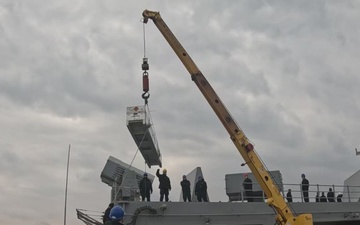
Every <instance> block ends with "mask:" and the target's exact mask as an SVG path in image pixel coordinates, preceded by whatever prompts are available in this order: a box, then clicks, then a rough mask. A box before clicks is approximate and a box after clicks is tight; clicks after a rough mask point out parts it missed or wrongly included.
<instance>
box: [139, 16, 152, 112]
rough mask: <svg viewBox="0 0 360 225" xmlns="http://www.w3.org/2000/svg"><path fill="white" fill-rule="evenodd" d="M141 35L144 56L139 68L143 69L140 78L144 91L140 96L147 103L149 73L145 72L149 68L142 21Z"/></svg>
mask: <svg viewBox="0 0 360 225" xmlns="http://www.w3.org/2000/svg"><path fill="white" fill-rule="evenodd" d="M143 37H144V58H143V63H142V65H141V68H142V70H143V71H144V72H143V80H142V81H143V91H144V93H143V94H142V95H141V97H142V98H143V99H144V100H145V105H147V104H148V99H149V97H150V93H149V73H148V72H147V71H148V70H149V63H148V58H147V57H146V44H145V23H143Z"/></svg>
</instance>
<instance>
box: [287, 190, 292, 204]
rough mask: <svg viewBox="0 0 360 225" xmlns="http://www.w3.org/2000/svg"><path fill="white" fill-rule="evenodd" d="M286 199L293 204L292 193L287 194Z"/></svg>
mask: <svg viewBox="0 0 360 225" xmlns="http://www.w3.org/2000/svg"><path fill="white" fill-rule="evenodd" d="M286 199H287V201H288V202H292V194H291V192H288V193H286Z"/></svg>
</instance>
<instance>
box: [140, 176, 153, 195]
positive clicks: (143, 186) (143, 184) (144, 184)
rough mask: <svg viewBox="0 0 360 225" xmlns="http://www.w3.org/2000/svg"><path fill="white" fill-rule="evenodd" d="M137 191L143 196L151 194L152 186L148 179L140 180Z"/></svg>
mask: <svg viewBox="0 0 360 225" xmlns="http://www.w3.org/2000/svg"><path fill="white" fill-rule="evenodd" d="M139 189H140V193H144V194H145V193H149V192H151V193H152V192H153V188H152V184H151V181H150V180H149V178H147V177H144V178H143V179H141V181H140V184H139Z"/></svg>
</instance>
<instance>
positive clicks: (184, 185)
mask: <svg viewBox="0 0 360 225" xmlns="http://www.w3.org/2000/svg"><path fill="white" fill-rule="evenodd" d="M180 185H181V188H182V191H183V192H184V193H190V181H189V180H182V181H181V182H180Z"/></svg>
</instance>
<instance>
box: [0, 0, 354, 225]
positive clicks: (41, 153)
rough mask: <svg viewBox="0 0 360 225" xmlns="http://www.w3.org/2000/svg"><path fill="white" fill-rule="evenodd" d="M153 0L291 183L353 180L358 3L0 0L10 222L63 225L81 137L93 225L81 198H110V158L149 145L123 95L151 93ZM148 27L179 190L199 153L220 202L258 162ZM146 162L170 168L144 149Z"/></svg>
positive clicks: (84, 188)
mask: <svg viewBox="0 0 360 225" xmlns="http://www.w3.org/2000/svg"><path fill="white" fill-rule="evenodd" d="M129 2H134V3H129ZM144 9H150V10H154V11H160V13H161V15H162V17H163V19H164V20H165V22H166V23H167V24H168V26H169V27H170V29H172V31H173V32H174V33H175V35H176V36H177V38H178V39H179V40H180V42H181V43H182V44H183V46H184V47H185V48H186V50H187V52H188V53H189V54H190V55H191V57H192V58H193V60H194V61H195V62H196V63H197V65H198V67H199V68H200V70H201V71H202V72H203V74H204V75H205V76H206V77H207V79H208V81H209V82H210V83H211V84H212V86H213V87H214V89H215V90H216V92H217V93H218V95H219V96H220V98H221V99H222V101H223V102H224V103H225V105H226V106H227V108H228V109H229V111H230V112H231V114H232V115H233V117H234V118H235V119H236V121H237V123H238V124H239V125H240V126H241V128H242V129H243V130H244V132H245V133H246V135H247V136H248V138H249V139H250V140H251V141H252V142H253V143H254V145H255V148H256V150H257V152H258V154H259V155H260V157H261V158H262V160H263V161H264V162H265V164H266V166H267V167H268V168H269V169H270V170H280V171H281V173H282V176H283V182H284V183H294V184H298V183H300V181H301V178H300V175H301V173H305V174H306V175H307V178H308V179H309V181H310V183H312V184H318V183H320V184H343V182H344V180H345V179H346V178H347V177H349V176H350V175H352V174H353V173H355V172H356V171H357V170H359V160H360V157H355V151H354V148H355V147H360V146H359V136H358V134H359V131H360V120H359V115H360V102H359V96H360V88H359V84H360V76H359V74H358V72H359V68H360V64H359V62H360V51H359V49H360V26H359V21H360V14H359V11H360V2H358V1H346V0H344V1H300V0H299V1H257V0H255V1H254V0H249V1H205V0H201V1H200V0H198V1H145V0H143V1H119V0H117V1H115V0H102V1H95V0H71V1H70V0H63V1H53V0H49V1H42V0H30V1H19V0H0V124H1V130H0V149H1V150H0V171H1V172H0V193H1V195H0V202H1V204H0V224H7V225H17V224H29V225H60V224H63V215H64V190H65V177H66V162H67V152H68V146H69V144H71V157H70V172H69V189H68V207H67V214H68V218H67V221H68V224H72V225H80V224H83V222H81V221H80V220H78V219H77V218H76V212H75V209H76V208H80V209H87V210H94V211H96V212H101V211H104V209H105V208H106V206H107V204H108V203H109V200H110V187H109V186H107V185H106V184H104V183H102V182H101V180H100V173H101V171H102V169H103V168H104V165H105V163H106V160H107V159H108V157H109V156H110V155H111V156H114V157H116V158H118V159H120V160H122V161H124V162H125V163H128V164H130V163H131V160H132V159H133V157H134V155H135V153H136V150H137V147H136V145H135V143H134V141H133V140H132V137H131V135H130V133H129V131H128V129H127V127H126V107H128V106H135V105H143V104H144V101H143V99H142V98H141V94H142V81H141V79H142V70H141V63H142V58H143V56H144V39H143V38H144V37H143V24H142V23H141V22H140V20H141V18H142V12H143V10H144ZM145 30H146V56H147V57H148V58H149V64H150V70H149V76H150V93H151V96H150V99H149V108H150V110H151V116H152V119H153V123H154V127H153V128H154V129H155V132H156V135H157V138H158V142H159V144H160V151H161V153H162V156H163V158H162V160H163V167H164V168H167V170H168V175H169V176H170V178H171V181H172V186H173V189H172V191H171V193H170V199H171V200H172V201H178V199H179V195H180V188H179V187H180V185H179V182H180V180H181V175H182V174H187V173H189V172H190V171H192V170H193V169H194V168H195V167H197V166H200V167H201V168H202V171H203V174H204V176H205V179H206V181H207V183H208V186H209V190H208V191H209V195H210V199H211V200H212V201H227V200H228V198H227V196H226V194H225V181H224V179H225V174H230V173H240V172H247V171H249V169H248V168H247V167H241V166H240V164H241V163H242V162H243V159H242V158H241V156H240V154H239V153H238V152H237V150H236V148H235V146H234V145H233V144H232V142H231V141H230V139H229V136H228V134H227V132H226V130H225V129H224V128H223V126H222V124H221V123H220V122H219V120H218V119H217V117H216V116H215V114H214V112H213V111H212V110H211V108H210V106H209V105H208V104H207V102H206V101H205V99H204V97H203V96H202V95H201V93H200V91H199V90H198V89H197V87H196V85H195V84H194V83H193V82H192V81H191V79H190V76H189V74H188V72H187V71H186V69H185V68H184V66H183V65H182V64H181V62H180V60H179V59H178V58H177V57H176V55H175V54H174V52H173V51H172V49H171V48H170V46H169V45H168V44H167V42H166V41H165V39H164V38H163V37H162V35H161V34H160V32H159V31H158V30H157V28H156V27H155V25H154V24H153V23H152V22H150V23H149V24H147V25H146V26H145ZM133 166H135V167H137V168H139V169H141V170H146V171H147V172H149V173H151V174H155V171H156V169H157V167H156V166H155V167H152V168H151V169H148V167H147V166H145V164H144V160H143V158H142V156H141V154H137V156H136V158H135V160H134V163H133ZM153 185H154V187H155V192H154V194H153V195H152V199H153V200H157V199H158V196H159V194H158V189H157V186H158V181H157V179H155V181H154V184H153Z"/></svg>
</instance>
